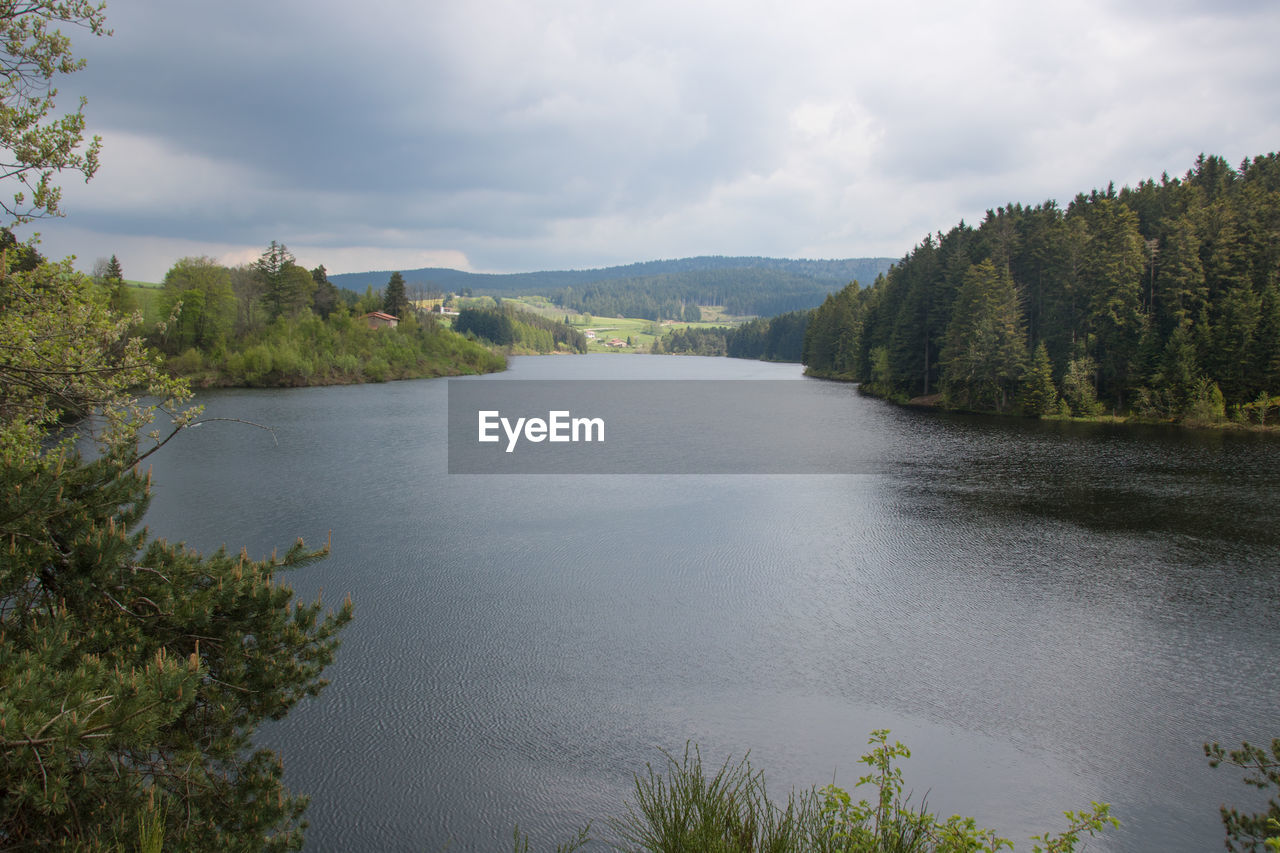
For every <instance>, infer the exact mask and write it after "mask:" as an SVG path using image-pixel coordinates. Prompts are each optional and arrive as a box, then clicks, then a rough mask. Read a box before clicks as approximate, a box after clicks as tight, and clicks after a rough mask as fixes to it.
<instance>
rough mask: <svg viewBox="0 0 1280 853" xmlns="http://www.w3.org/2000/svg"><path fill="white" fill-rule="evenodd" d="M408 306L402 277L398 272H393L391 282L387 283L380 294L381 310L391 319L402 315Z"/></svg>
mask: <svg viewBox="0 0 1280 853" xmlns="http://www.w3.org/2000/svg"><path fill="white" fill-rule="evenodd" d="M408 305H409V297H408V296H406V295H405V291H404V276H402V275H400V273H398V272H393V273H392V274H391V280H390V281H388V282H387V286H386V288H385V289H384V290H383V293H382V310H383V311H385V312H387V313H388V314H390V315H391V316H393V317H399V316H400V315H402V314H404V311H405V308H407V307H408Z"/></svg>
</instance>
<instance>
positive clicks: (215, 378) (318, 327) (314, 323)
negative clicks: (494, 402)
mask: <svg viewBox="0 0 1280 853" xmlns="http://www.w3.org/2000/svg"><path fill="white" fill-rule="evenodd" d="M166 364H167V366H168V368H169V370H170V371H171V372H172V373H174V374H175V375H178V376H181V377H183V378H185V379H186V380H187V381H188V382H190V383H191V385H192V386H193V387H197V388H298V387H307V386H315V385H356V384H360V383H364V382H388V381H391V380H397V379H428V378H434V377H439V376H459V375H466V374H476V373H494V372H497V371H501V370H505V369H506V367H507V358H506V356H505V355H503V354H502V353H500V352H496V351H494V350H492V349H490V348H489V347H486V346H484V345H483V344H481V343H480V342H479V341H476V340H473V339H470V338H467V337H464V336H463V335H459V334H457V333H455V332H453V331H452V330H450V329H446V328H443V327H440V326H437V325H436V324H434V323H422V324H419V323H415V322H404V323H401V324H400V325H399V326H397V327H395V328H380V329H371V328H368V327H367V326H365V325H363V324H362V323H359V322H356V321H355V320H353V319H352V318H349V317H341V318H330V319H329V320H328V321H325V320H321V319H320V318H319V317H315V316H306V317H300V318H293V319H288V320H281V321H277V322H276V323H274V324H272V325H271V326H269V327H267V328H266V329H264V330H263V331H262V332H260V333H258V334H256V335H254V336H253V337H251V338H249V339H247V340H241V341H235V342H233V343H231V344H229V345H226V346H224V347H221V348H217V349H215V350H214V351H213V352H204V351H202V350H200V349H197V348H195V347H189V348H187V349H185V350H183V351H182V352H181V353H180V354H178V355H174V356H171V357H170V358H169V359H168V360H167V362H166Z"/></svg>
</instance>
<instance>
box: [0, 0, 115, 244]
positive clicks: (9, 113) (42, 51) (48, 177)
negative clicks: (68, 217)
mask: <svg viewBox="0 0 1280 853" xmlns="http://www.w3.org/2000/svg"><path fill="white" fill-rule="evenodd" d="M61 24H68V25H71V26H73V27H78V28H81V29H84V30H87V31H88V32H91V33H92V34H94V35H97V36H101V35H109V32H108V30H107V29H106V4H105V3H99V4H96V5H95V4H94V3H90V2H85V0H9V2H5V3H0V52H2V54H3V58H2V61H0V181H4V182H5V183H6V184H8V185H10V186H12V185H15V184H16V191H15V192H14V193H13V195H12V196H5V195H0V210H3V211H4V213H5V214H6V215H7V216H8V217H9V219H10V221H11V222H13V223H18V222H26V221H29V220H31V219H34V218H36V217H39V216H45V215H58V214H60V213H61V209H60V207H59V204H60V202H61V200H62V191H61V189H60V188H59V187H58V186H57V185H55V184H54V182H53V177H54V174H55V173H59V172H76V173H79V174H81V175H83V176H84V178H85V180H88V179H89V178H91V177H93V174H94V172H96V171H97V169H98V153H99V151H100V150H101V147H102V140H101V138H100V137H97V136H94V137H93V139H92V141H91V142H90V143H89V145H88V146H86V147H84V148H81V143H83V142H84V129H85V120H84V106H85V99H84V98H81V99H80V103H79V105H78V106H77V107H76V109H75V110H73V111H71V112H67V113H65V114H63V115H61V116H58V115H54V113H55V111H56V103H55V100H56V98H57V95H58V90H57V88H56V87H55V86H54V79H55V78H56V77H58V76H60V75H66V74H73V73H75V72H76V71H79V70H80V69H82V68H84V66H85V61H84V60H83V59H77V58H76V57H75V56H74V55H73V54H72V50H71V39H70V37H68V36H67V35H66V34H65V33H63V32H62V31H61V30H60V29H59V25H61Z"/></svg>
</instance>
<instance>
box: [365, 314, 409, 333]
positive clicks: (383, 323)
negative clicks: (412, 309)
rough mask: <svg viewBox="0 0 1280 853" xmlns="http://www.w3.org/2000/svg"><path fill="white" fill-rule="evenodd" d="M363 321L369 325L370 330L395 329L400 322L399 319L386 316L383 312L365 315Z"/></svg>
mask: <svg viewBox="0 0 1280 853" xmlns="http://www.w3.org/2000/svg"><path fill="white" fill-rule="evenodd" d="M363 319H364V321H365V322H366V323H368V324H369V328H370V329H383V328H388V329H394V328H395V327H396V325H397V324H398V323H399V322H400V319H399V318H398V317H393V316H391V315H390V314H384V313H383V312H381V311H371V312H369V313H368V314H365V315H364V317H363Z"/></svg>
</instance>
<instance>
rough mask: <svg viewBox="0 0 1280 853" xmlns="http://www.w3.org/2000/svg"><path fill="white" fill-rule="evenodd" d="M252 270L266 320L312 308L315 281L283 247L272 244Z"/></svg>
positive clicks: (273, 242)
mask: <svg viewBox="0 0 1280 853" xmlns="http://www.w3.org/2000/svg"><path fill="white" fill-rule="evenodd" d="M253 269H254V271H255V272H256V273H257V275H258V277H259V279H260V281H261V293H262V301H263V304H264V305H265V306H266V309H267V317H268V318H269V319H272V320H274V319H276V318H278V317H282V316H291V315H293V314H297V313H298V312H299V311H301V310H302V309H304V308H307V307H308V306H310V305H311V300H312V296H313V294H314V292H315V289H316V282H315V279H313V278H312V277H311V273H309V272H307V271H306V270H305V269H303V268H302V267H300V266H298V264H297V263H296V262H295V259H294V257H293V254H292V253H291V252H290V251H289V250H288V248H286V247H285V245H284V244H283V243H277V242H276V241H275V240H272V241H271V245H270V246H269V247H267V250H266V251H265V252H263V253H262V255H261V257H259V258H258V260H257V261H256V262H254V265H253ZM371 310H376V309H371Z"/></svg>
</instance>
